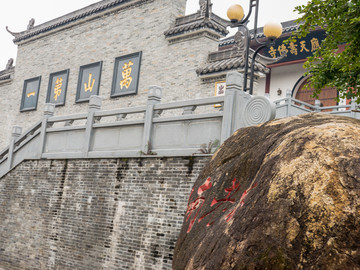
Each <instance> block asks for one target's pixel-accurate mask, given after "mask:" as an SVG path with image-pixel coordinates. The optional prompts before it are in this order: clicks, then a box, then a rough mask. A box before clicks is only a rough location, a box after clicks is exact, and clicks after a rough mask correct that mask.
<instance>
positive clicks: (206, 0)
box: [198, 0, 213, 18]
mask: <svg viewBox="0 0 360 270" xmlns="http://www.w3.org/2000/svg"><path fill="white" fill-rule="evenodd" d="M212 5H213V4H212V3H211V0H199V6H200V9H199V11H198V12H200V16H201V17H205V18H210V14H211V13H212Z"/></svg>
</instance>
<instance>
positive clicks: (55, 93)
mask: <svg viewBox="0 0 360 270" xmlns="http://www.w3.org/2000/svg"><path fill="white" fill-rule="evenodd" d="M68 80H69V70H68V69H67V70H63V71H59V72H56V73H52V74H50V79H49V86H48V91H47V96H46V102H47V103H52V104H55V105H56V106H63V105H65V99H66V91H67V85H68Z"/></svg>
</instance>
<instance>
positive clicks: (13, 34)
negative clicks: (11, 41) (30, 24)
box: [5, 26, 21, 38]
mask: <svg viewBox="0 0 360 270" xmlns="http://www.w3.org/2000/svg"><path fill="white" fill-rule="evenodd" d="M5 28H6V31H8V33H9V34H10V35H12V36H13V37H14V38H17V37H19V36H20V35H21V32H18V33H16V32H12V31H10V30H9V27H8V26H6V27H5Z"/></svg>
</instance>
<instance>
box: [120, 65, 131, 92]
mask: <svg viewBox="0 0 360 270" xmlns="http://www.w3.org/2000/svg"><path fill="white" fill-rule="evenodd" d="M133 65H134V63H133V62H132V61H129V63H125V64H124V66H123V72H122V77H123V80H122V81H120V87H121V89H123V87H124V86H125V87H126V88H127V89H128V88H129V86H130V85H131V82H132V77H131V71H132V66H133Z"/></svg>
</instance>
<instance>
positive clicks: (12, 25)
mask: <svg viewBox="0 0 360 270" xmlns="http://www.w3.org/2000/svg"><path fill="white" fill-rule="evenodd" d="M173 1H176V0H173ZM307 1H308V0H260V9H259V25H258V26H259V27H261V26H263V25H264V23H266V22H267V21H278V22H283V21H288V20H291V19H295V18H297V17H298V15H297V14H296V13H294V12H293V10H294V7H295V6H297V5H303V4H306V3H307ZM96 2H99V1H98V0H61V1H58V0H57V1H55V0H31V1H29V0H11V1H6V4H5V3H3V5H2V6H1V8H0V70H3V69H4V68H5V66H6V63H7V61H8V59H9V58H14V59H15V60H16V51H17V48H16V45H15V44H14V43H13V42H12V39H13V37H12V36H11V35H10V34H9V33H8V32H6V30H5V26H9V29H10V30H11V31H13V32H20V31H23V30H26V27H27V25H28V23H29V20H30V19H31V18H34V19H35V25H38V24H41V23H44V22H46V21H49V20H51V19H54V18H57V17H59V16H62V15H65V14H67V13H69V12H72V11H74V10H77V9H80V8H83V7H85V6H87V5H90V4H93V3H96ZM212 3H213V12H214V13H216V14H217V15H219V16H221V17H223V18H226V10H227V8H228V7H229V6H230V5H232V4H241V5H242V6H243V7H244V9H245V12H247V10H248V5H249V0H212ZM198 8H199V0H188V1H187V10H186V13H187V14H190V13H193V12H196V11H197V10H198ZM252 23H253V20H252ZM252 23H250V24H249V27H250V28H252V25H253V24H252Z"/></svg>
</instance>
